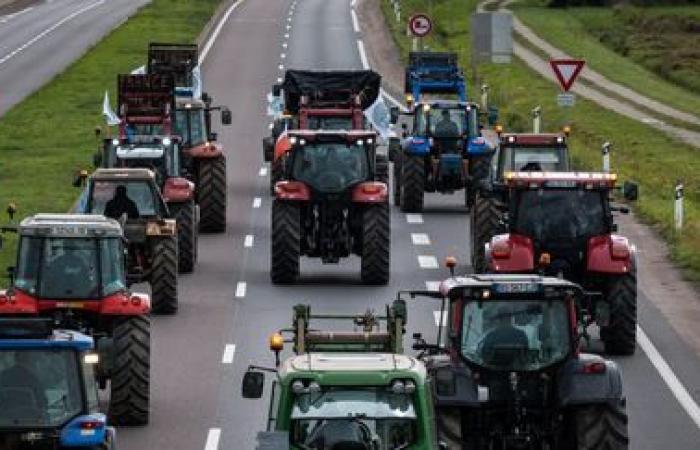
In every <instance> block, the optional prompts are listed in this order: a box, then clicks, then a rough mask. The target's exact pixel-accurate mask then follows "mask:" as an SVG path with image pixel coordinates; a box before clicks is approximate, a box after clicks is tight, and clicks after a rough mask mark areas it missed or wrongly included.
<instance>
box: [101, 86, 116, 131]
mask: <svg viewBox="0 0 700 450" xmlns="http://www.w3.org/2000/svg"><path fill="white" fill-rule="evenodd" d="M102 115H103V116H104V118H105V122H107V125H109V126H112V125H119V124H120V123H121V119H119V116H117V113H115V112H114V110H112V107H111V106H110V104H109V94H108V93H107V91H105V98H104V101H103V102H102Z"/></svg>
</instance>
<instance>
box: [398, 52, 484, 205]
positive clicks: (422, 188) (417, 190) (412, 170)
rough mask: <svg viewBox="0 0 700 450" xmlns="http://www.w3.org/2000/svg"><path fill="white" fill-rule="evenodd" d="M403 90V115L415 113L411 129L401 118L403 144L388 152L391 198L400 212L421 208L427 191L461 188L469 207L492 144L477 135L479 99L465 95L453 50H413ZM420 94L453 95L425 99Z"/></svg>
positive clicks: (465, 91) (443, 191)
mask: <svg viewBox="0 0 700 450" xmlns="http://www.w3.org/2000/svg"><path fill="white" fill-rule="evenodd" d="M405 91H406V94H407V96H406V97H407V100H408V104H409V112H408V113H405V115H410V116H412V117H413V130H412V131H411V132H409V131H408V126H407V124H405V123H404V124H402V127H403V130H404V131H403V140H402V142H401V145H400V147H399V148H396V147H393V149H392V150H393V151H391V152H390V155H389V156H390V159H391V160H392V161H393V162H394V204H395V205H397V206H401V210H402V211H404V212H420V211H422V209H423V197H424V193H425V192H439V193H443V194H446V193H453V192H454V191H457V190H461V189H464V201H465V206H467V207H471V206H472V205H473V202H474V197H475V191H476V189H475V188H476V187H477V186H478V183H479V180H481V179H483V178H485V177H486V176H488V173H489V164H490V161H491V157H492V156H493V153H494V150H495V149H494V147H493V146H491V145H490V144H489V143H488V142H487V141H486V140H485V139H484V138H483V136H482V135H481V125H480V113H479V107H478V105H477V104H475V103H470V102H468V101H467V88H466V83H465V81H464V75H463V73H462V71H461V69H460V68H459V66H458V65H457V55H456V54H455V53H437V52H411V53H410V55H409V65H408V67H407V68H406V80H405ZM424 94H442V95H446V96H450V95H451V96H452V97H456V98H454V99H443V98H439V99H423V98H422V97H423V96H424ZM398 114H399V111H398V109H394V110H393V111H392V121H393V122H394V123H396V121H397V120H398Z"/></svg>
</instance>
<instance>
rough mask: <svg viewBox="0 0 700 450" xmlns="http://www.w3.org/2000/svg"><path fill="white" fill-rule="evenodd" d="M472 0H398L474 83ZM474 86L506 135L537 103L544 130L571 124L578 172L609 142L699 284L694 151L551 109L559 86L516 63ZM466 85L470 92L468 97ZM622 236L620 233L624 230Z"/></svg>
mask: <svg viewBox="0 0 700 450" xmlns="http://www.w3.org/2000/svg"><path fill="white" fill-rule="evenodd" d="M379 1H380V2H381V7H382V10H383V12H384V15H385V17H386V18H387V20H386V22H387V25H388V26H389V28H390V30H391V32H392V35H393V36H394V39H395V40H396V42H397V44H398V47H399V48H400V50H401V53H402V56H403V57H404V59H405V57H406V55H407V53H408V50H409V48H410V39H409V38H407V37H406V35H405V28H404V24H401V23H396V21H395V20H394V18H393V10H392V7H391V3H390V2H389V0H379ZM476 3H477V2H476V0H466V1H465V0H439V1H438V0H434V1H433V2H432V7H431V8H426V7H425V3H424V2H422V1H421V0H401V11H402V12H401V14H402V16H405V17H408V16H409V15H410V14H412V13H414V12H419V11H420V12H427V13H428V14H430V15H431V16H432V17H433V20H434V22H435V27H434V33H433V35H432V36H430V37H428V38H426V40H425V42H424V44H426V45H428V46H430V48H432V49H435V50H447V49H449V50H452V51H456V52H458V54H459V55H460V59H461V64H462V66H463V67H464V68H465V72H466V73H468V74H469V75H471V76H472V77H473V75H474V73H473V71H472V70H471V69H466V68H470V67H471V66H470V59H469V51H468V49H469V46H470V37H469V16H470V13H471V12H473V11H474V10H475V8H476ZM478 77H479V80H480V82H482V81H486V82H488V84H489V85H490V86H491V92H492V101H493V102H494V103H495V104H496V105H498V106H499V108H500V116H501V122H502V123H503V124H504V125H505V127H506V129H509V130H514V131H524V130H525V129H527V128H529V126H530V119H529V111H530V110H531V109H532V108H533V107H535V106H537V105H541V106H542V109H543V111H544V113H543V115H544V129H545V130H555V129H560V127H562V126H563V125H564V124H566V123H571V124H572V126H573V134H572V136H571V140H570V147H571V151H572V154H573V158H574V162H575V164H576V165H577V166H578V167H581V168H587V169H599V168H600V166H601V157H600V145H601V144H602V143H603V142H605V141H607V140H609V141H611V142H612V143H613V145H614V147H613V153H612V166H613V168H614V169H615V170H617V172H618V173H620V175H621V178H622V179H634V180H635V181H637V182H638V183H639V184H640V189H641V198H640V200H639V202H638V203H637V204H636V207H635V209H636V212H637V213H638V215H639V217H641V218H642V219H643V220H645V221H646V222H648V223H650V224H652V225H654V227H655V228H656V229H657V230H658V231H659V232H660V233H661V234H662V235H663V236H664V237H665V238H666V239H667V240H668V242H669V244H670V248H671V254H672V257H673V259H674V261H675V262H676V263H677V264H678V265H679V266H681V267H682V268H683V269H685V271H686V274H687V275H688V278H689V279H692V280H694V281H700V182H699V181H698V178H697V175H696V174H697V173H698V172H697V171H698V170H699V169H700V153H698V151H697V150H695V149H693V148H691V147H690V146H688V145H684V144H681V143H679V142H676V141H674V140H672V139H670V138H668V137H666V136H665V135H663V134H662V133H660V132H658V131H656V130H654V129H653V128H651V127H648V126H646V125H643V124H641V123H639V122H636V121H634V120H631V119H628V118H625V117H623V116H620V115H618V114H615V113H613V112H611V111H608V110H606V109H603V108H601V107H599V106H598V105H596V104H595V103H592V102H590V101H587V100H585V99H582V98H577V100H576V102H577V103H576V106H575V107H574V108H571V109H561V108H559V107H557V106H556V94H557V93H558V92H559V90H558V88H557V87H556V86H555V85H554V84H553V83H550V82H549V81H547V80H545V79H543V78H541V77H539V76H538V75H537V74H536V73H534V72H533V71H531V70H530V69H529V68H528V67H527V66H526V65H525V64H524V63H523V62H521V61H520V60H518V59H514V60H513V63H512V64H508V65H493V64H484V65H480V66H479V67H478ZM471 81H472V82H471V83H470V86H469V87H470V93H473V94H475V93H476V92H475V90H474V89H473V88H472V87H473V86H476V85H479V84H480V82H479V83H474V82H473V81H474V80H473V79H472V80H471ZM678 178H682V179H684V180H685V184H686V227H685V229H684V231H683V233H682V234H676V233H674V231H673V203H672V202H673V186H674V185H675V181H676V180H677V179H678ZM623 231H624V230H623Z"/></svg>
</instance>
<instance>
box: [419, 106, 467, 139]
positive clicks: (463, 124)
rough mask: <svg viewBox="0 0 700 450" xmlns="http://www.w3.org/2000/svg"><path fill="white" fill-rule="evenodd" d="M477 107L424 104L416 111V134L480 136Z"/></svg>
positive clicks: (435, 136) (453, 137)
mask: <svg viewBox="0 0 700 450" xmlns="http://www.w3.org/2000/svg"><path fill="white" fill-rule="evenodd" d="M477 128H478V122H477V110H476V108H469V110H467V109H466V107H464V106H459V107H457V106H451V107H446V106H439V107H438V106H432V107H429V105H423V107H419V108H418V109H417V111H416V118H415V134H416V135H419V136H432V137H433V138H436V139H440V138H442V139H449V138H452V139H455V138H460V137H463V136H464V135H469V136H478V134H479V133H478V129H477Z"/></svg>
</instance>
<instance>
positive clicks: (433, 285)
mask: <svg viewBox="0 0 700 450" xmlns="http://www.w3.org/2000/svg"><path fill="white" fill-rule="evenodd" d="M425 289H426V290H428V291H436V292H437V291H439V290H440V282H439V281H426V282H425Z"/></svg>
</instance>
